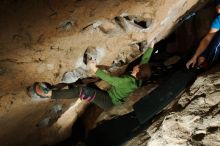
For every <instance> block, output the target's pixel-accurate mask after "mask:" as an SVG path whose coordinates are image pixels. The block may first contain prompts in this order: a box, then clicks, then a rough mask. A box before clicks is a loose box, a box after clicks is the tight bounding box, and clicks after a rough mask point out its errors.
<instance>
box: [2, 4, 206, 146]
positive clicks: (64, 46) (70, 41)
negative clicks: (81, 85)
mask: <svg viewBox="0 0 220 146" xmlns="http://www.w3.org/2000/svg"><path fill="white" fill-rule="evenodd" d="M207 1H208V0H202V1H201V0H200V1H199V0H179V1H176V0H160V1H154V0H136V1H134V0H125V1H123V0H115V1H111V0H107V1H100V0H94V1H91V0H81V1H79V0H72V1H70V0H68V1H65V2H63V1H50V0H39V1H29V0H24V1H22V2H21V1H16V0H3V1H1V2H0V3H1V5H0V12H1V18H0V19H1V23H0V26H1V27H0V31H1V33H0V40H1V41H0V118H1V121H0V127H1V131H0V142H1V144H2V145H43V144H51V143H55V142H57V141H59V140H62V139H63V138H65V137H66V136H68V134H69V133H70V131H71V126H72V124H73V123H74V121H75V120H76V119H77V116H78V115H80V113H82V112H83V110H84V109H85V107H86V106H87V104H86V103H84V102H82V101H80V100H77V101H76V100H62V101H51V100H42V101H39V102H36V101H35V102H33V101H32V100H31V99H30V98H29V97H28V96H27V95H26V93H25V87H26V86H28V85H30V84H32V83H33V82H35V81H47V82H51V83H57V82H60V81H61V80H62V79H63V80H62V81H64V82H74V81H76V80H77V79H78V78H85V77H88V76H90V74H89V73H88V72H87V71H86V65H85V61H86V60H85V58H84V57H85V56H87V57H88V56H89V57H91V58H95V59H96V60H97V62H98V63H99V64H100V65H107V66H111V67H112V68H114V67H121V66H123V65H126V64H128V63H130V62H131V61H133V60H134V59H136V58H137V57H138V56H140V55H141V54H142V53H143V50H144V48H146V47H147V46H148V45H149V44H150V43H151V42H152V41H156V42H158V41H160V40H161V39H163V38H165V37H166V36H167V35H168V34H169V33H170V32H171V31H172V29H173V28H174V26H175V25H176V24H177V23H178V22H181V21H182V20H183V19H181V18H182V17H181V16H183V15H184V14H185V13H186V12H187V11H188V10H189V9H191V8H192V7H193V6H197V8H198V7H200V6H202V5H204V4H206V2H207ZM196 4H198V5H196ZM85 54H86V55H85ZM66 72H67V73H66ZM64 73H66V74H65V76H64V78H63V75H64ZM71 103H73V104H71ZM59 105H62V106H59ZM70 105H72V106H71V107H70ZM51 106H55V107H62V108H63V109H62V110H61V111H62V113H63V112H65V111H66V110H67V111H66V112H65V113H64V114H63V115H62V116H61V117H60V118H59V119H58V120H57V122H55V124H53V125H52V126H50V127H44V128H38V127H36V125H38V124H39V123H41V122H42V120H43V121H47V120H45V119H47V117H48V114H47V113H53V112H51V111H50V109H53V108H51ZM69 107H70V108H69ZM49 116H50V115H49ZM21 131H22V132H21ZM15 133H16V134H15ZM20 133H22V134H20ZM11 139H13V141H12V140H11ZM27 139H28V140H27Z"/></svg>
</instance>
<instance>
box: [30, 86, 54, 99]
mask: <svg viewBox="0 0 220 146" xmlns="http://www.w3.org/2000/svg"><path fill="white" fill-rule="evenodd" d="M51 87H52V86H51V85H50V84H49V83H46V82H42V83H39V82H35V83H34V84H33V85H31V86H30V87H28V88H27V92H28V95H29V96H30V97H31V98H32V99H39V98H49V97H50V96H49V95H48V93H49V91H50V90H51V89H52V88H51Z"/></svg>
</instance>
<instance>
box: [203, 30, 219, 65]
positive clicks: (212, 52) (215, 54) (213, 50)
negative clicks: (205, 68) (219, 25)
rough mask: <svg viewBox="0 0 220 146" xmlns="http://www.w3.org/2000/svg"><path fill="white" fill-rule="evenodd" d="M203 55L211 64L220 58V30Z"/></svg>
mask: <svg viewBox="0 0 220 146" xmlns="http://www.w3.org/2000/svg"><path fill="white" fill-rule="evenodd" d="M201 56H203V57H205V59H206V61H207V62H208V63H209V65H213V64H216V63H217V62H218V61H219V60H220V31H219V32H217V34H216V35H215V36H214V38H213V40H212V41H211V42H210V44H209V46H208V48H207V49H206V50H205V51H204V52H203V53H202V55H201Z"/></svg>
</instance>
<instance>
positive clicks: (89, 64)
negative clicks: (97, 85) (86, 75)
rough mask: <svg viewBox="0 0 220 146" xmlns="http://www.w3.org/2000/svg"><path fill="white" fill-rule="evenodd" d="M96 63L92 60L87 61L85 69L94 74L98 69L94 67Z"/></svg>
mask: <svg viewBox="0 0 220 146" xmlns="http://www.w3.org/2000/svg"><path fill="white" fill-rule="evenodd" d="M96 65H97V64H96V61H94V60H89V61H88V63H87V68H88V69H89V70H91V71H92V72H94V73H95V72H96V71H97V70H98V68H97V67H96Z"/></svg>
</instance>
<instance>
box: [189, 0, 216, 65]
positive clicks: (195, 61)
mask: <svg viewBox="0 0 220 146" xmlns="http://www.w3.org/2000/svg"><path fill="white" fill-rule="evenodd" d="M215 5H216V11H217V13H218V14H220V0H215ZM219 29H220V15H218V16H217V17H216V18H215V19H214V21H213V22H212V24H211V28H210V30H209V32H208V33H207V34H206V36H205V37H204V38H203V39H202V40H201V42H200V44H199V46H198V48H197V50H196V52H195V53H194V55H193V57H192V58H191V59H190V60H189V61H188V62H187V63H186V67H187V68H188V69H189V68H190V67H192V68H193V67H195V66H197V67H201V68H204V69H206V68H208V67H210V66H211V65H213V64H215V63H217V62H218V61H219V58H220V32H219Z"/></svg>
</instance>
